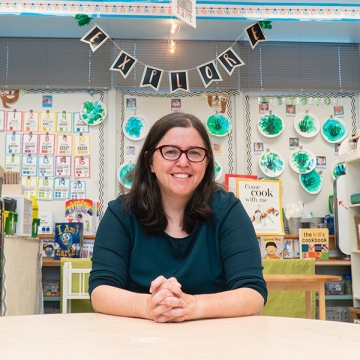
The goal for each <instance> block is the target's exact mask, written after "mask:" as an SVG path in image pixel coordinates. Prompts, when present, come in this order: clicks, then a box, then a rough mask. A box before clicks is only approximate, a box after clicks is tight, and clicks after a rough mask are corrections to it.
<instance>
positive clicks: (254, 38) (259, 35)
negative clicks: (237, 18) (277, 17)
mask: <svg viewBox="0 0 360 360" xmlns="http://www.w3.org/2000/svg"><path fill="white" fill-rule="evenodd" d="M245 31H246V35H247V36H248V39H249V42H250V45H251V48H252V49H254V48H255V46H256V45H257V43H258V42H262V41H267V38H266V36H265V34H264V33H263V31H262V28H261V26H260V24H259V23H255V24H253V25H251V26H249V27H248V28H247V29H246V30H245Z"/></svg>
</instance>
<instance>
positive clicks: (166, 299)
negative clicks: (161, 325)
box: [148, 276, 188, 322]
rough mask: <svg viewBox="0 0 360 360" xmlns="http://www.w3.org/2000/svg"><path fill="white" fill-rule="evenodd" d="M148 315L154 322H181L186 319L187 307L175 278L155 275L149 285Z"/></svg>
mask: <svg viewBox="0 0 360 360" xmlns="http://www.w3.org/2000/svg"><path fill="white" fill-rule="evenodd" d="M150 293H151V296H150V298H149V300H148V306H149V311H150V316H151V318H152V319H154V321H155V322H181V321H184V320H186V319H187V314H188V307H187V304H186V302H185V301H184V299H182V297H183V292H182V290H181V284H180V283H179V282H178V281H177V279H176V278H174V277H172V278H169V279H166V278H165V277H164V276H159V277H157V278H156V279H155V280H154V281H152V282H151V285H150Z"/></svg>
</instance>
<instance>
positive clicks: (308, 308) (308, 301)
mask: <svg viewBox="0 0 360 360" xmlns="http://www.w3.org/2000/svg"><path fill="white" fill-rule="evenodd" d="M305 304H306V318H307V319H312V311H311V292H310V291H305Z"/></svg>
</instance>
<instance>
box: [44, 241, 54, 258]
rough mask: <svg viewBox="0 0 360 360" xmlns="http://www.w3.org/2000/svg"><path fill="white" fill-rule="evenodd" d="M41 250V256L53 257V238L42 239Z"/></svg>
mask: <svg viewBox="0 0 360 360" xmlns="http://www.w3.org/2000/svg"><path fill="white" fill-rule="evenodd" d="M41 250H42V256H43V257H54V252H55V246H54V240H51V239H43V240H42V246H41Z"/></svg>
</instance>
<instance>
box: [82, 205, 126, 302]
mask: <svg viewBox="0 0 360 360" xmlns="http://www.w3.org/2000/svg"><path fill="white" fill-rule="evenodd" d="M129 232H130V216H129V215H128V214H126V213H125V212H124V210H123V205H122V200H121V198H118V199H116V200H113V201H111V202H110V203H109V205H108V208H107V210H106V212H105V214H104V216H103V218H102V220H101V222H100V224H99V228H98V230H97V232H96V238H95V243H94V251H93V256H92V270H91V272H90V278H89V293H90V295H91V293H92V291H93V290H94V289H95V288H96V287H97V286H100V285H110V286H114V287H118V288H125V286H126V281H127V268H128V262H129V256H130V249H131V241H130V234H129Z"/></svg>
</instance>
